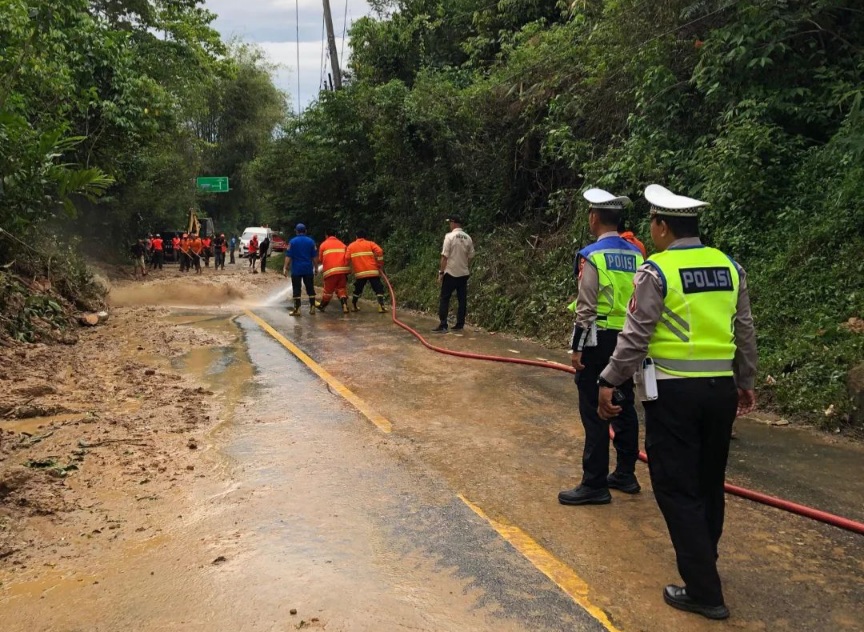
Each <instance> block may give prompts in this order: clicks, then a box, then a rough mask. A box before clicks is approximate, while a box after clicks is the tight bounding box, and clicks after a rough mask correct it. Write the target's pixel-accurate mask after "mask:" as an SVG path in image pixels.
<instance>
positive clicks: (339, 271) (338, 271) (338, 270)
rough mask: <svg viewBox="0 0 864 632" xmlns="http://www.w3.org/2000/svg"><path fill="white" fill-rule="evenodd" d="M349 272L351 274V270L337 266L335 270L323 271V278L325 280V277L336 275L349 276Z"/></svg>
mask: <svg viewBox="0 0 864 632" xmlns="http://www.w3.org/2000/svg"><path fill="white" fill-rule="evenodd" d="M350 272H351V268H349V267H348V266H344V267H343V266H339V267H336V268H330V269H329V270H325V271H324V278H325V279H326V278H327V277H330V276H335V275H337V274H350Z"/></svg>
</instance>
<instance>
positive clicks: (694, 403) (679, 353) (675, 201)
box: [558, 184, 756, 619]
mask: <svg viewBox="0 0 864 632" xmlns="http://www.w3.org/2000/svg"><path fill="white" fill-rule="evenodd" d="M584 197H585V199H586V200H587V201H588V205H589V212H588V223H589V227H590V231H591V233H592V234H593V236H594V237H596V241H595V242H594V243H593V244H591V245H589V246H587V247H585V248H583V249H581V250H580V251H579V252H578V254H577V255H576V260H575V268H574V273H575V275H576V276H577V278H578V279H579V293H578V297H577V299H576V302H575V312H576V318H575V324H574V328H573V336H572V338H571V350H572V365H573V367H574V369H575V370H576V371H577V374H576V386H577V388H578V392H579V413H580V416H581V418H582V425H583V426H584V429H585V445H584V451H583V457H582V480H581V482H580V484H579V485H578V486H576V487H575V488H574V489H569V490H565V491H562V492H560V493H559V494H558V500H559V502H561V503H562V504H565V505H597V504H606V503H609V502H611V500H612V496H611V495H610V492H609V490H610V489H614V490H618V491H620V492H623V493H626V494H637V493H639V491H640V489H641V487H640V485H639V482H638V480H637V479H636V475H635V464H636V459H637V457H638V453H639V447H638V445H639V426H638V419H637V415H636V408H635V398H636V397H637V396H638V397H639V399H640V400H641V401H642V402H643V405H644V409H645V446H646V452H647V454H648V470H649V475H650V478H651V485H652V488H653V490H654V496H655V498H656V499H657V504H658V506H659V508H660V511H661V513H662V514H663V517H664V519H665V521H666V525H667V527H668V530H669V535H670V537H671V540H672V544H673V547H674V549H675V554H676V557H677V562H678V571H679V573H680V575H681V578H682V579H683V580H684V586H677V585H671V584H670V585H668V586H666V588H665V589H664V591H663V598H664V600H665V601H666V603H667V604H669V605H670V606H672V607H674V608H678V609H680V610H685V611H689V612H694V613H697V614H700V615H702V616H705V617H707V618H710V619H725V618H727V617H728V616H729V610H728V608H727V607H726V605H725V600H724V597H723V590H722V585H721V582H720V576H719V575H718V573H717V558H718V544H719V541H720V536H721V533H722V532H723V520H724V506H725V495H724V481H725V475H726V462H727V459H728V456H729V442H730V438H731V434H732V423H733V422H734V420H735V418H736V416H737V415H743V414H747V413H748V412H750V411H752V410H753V408H754V407H755V403H756V399H755V392H754V385H755V378H756V337H755V331H754V326H753V317H752V314H751V312H750V299H749V294H748V291H747V280H746V275H745V273H744V270H743V268H742V267H741V266H740V265H738V264H737V263H736V262H735V261H733V260H732V259H731V258H730V257H728V256H727V255H726V254H724V253H723V252H721V251H719V250H716V249H714V248H710V247H707V246H705V245H703V244H702V242H701V241H700V238H699V214H700V211H701V209H703V208H704V207H705V206H706V205H707V203H706V202H702V201H700V200H696V199H693V198H689V197H686V196H682V195H676V194H674V193H672V192H671V191H669V190H668V189H666V188H664V187H662V186H660V185H657V184H652V185H650V186H648V187H647V188H646V189H645V199H646V200H647V201H648V203H649V204H650V207H651V225H650V226H651V238H652V240H653V242H654V245H655V246H656V250H657V252H656V253H655V254H653V255H652V256H651V257H650V258H647V260H646V257H645V252H644V248H642V247H641V244H640V243H638V241H637V240H635V238H632V236H629V235H628V236H624V235H621V234H619V232H618V227H619V226H620V225H621V220H622V214H623V211H624V209H625V207H626V206H627V205H628V204H629V203H630V200H629V199H628V198H627V197H625V196H616V195H613V194H611V193H609V192H607V191H603V190H601V189H589V190H588V191H586V192H585V193H584ZM625 237H627V238H625ZM610 423H611V426H612V429H613V430H614V439H613V445H614V448H615V452H616V455H617V462H616V465H615V468H614V470H613V471H612V472H611V473H610V472H609V440H610V439H609V426H610Z"/></svg>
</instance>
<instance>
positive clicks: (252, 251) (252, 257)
mask: <svg viewBox="0 0 864 632" xmlns="http://www.w3.org/2000/svg"><path fill="white" fill-rule="evenodd" d="M247 255H248V256H249V265H251V266H252V274H258V235H252V239H250V240H249V247H248V252H247Z"/></svg>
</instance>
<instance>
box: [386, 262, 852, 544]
mask: <svg viewBox="0 0 864 632" xmlns="http://www.w3.org/2000/svg"><path fill="white" fill-rule="evenodd" d="M382 276H383V277H384V281H385V282H386V283H387V287H388V288H390V301H391V304H392V318H393V322H394V323H395V324H396V325H398V326H399V327H401V328H402V329H404V330H405V331H407V332H408V333H410V334H411V335H412V336H414V337H415V338H417V340H419V341H420V344H422V345H423V346H424V347H426V348H427V349H429V350H431V351H435V352H437V353H443V354H446V355H450V356H455V357H457V358H467V359H469V360H485V361H488V362H505V363H508V364H524V365H527V366H535V367H540V368H543V369H553V370H555V371H562V372H564V373H570V374H575V373H576V371H575V369H573V367H569V366H567V365H564V364H557V363H554V362H543V361H541V360H524V359H522V358H508V357H505V356H494V355H484V354H480V353H468V352H465V351H454V350H452V349H445V348H444V347H437V346H435V345H433V344H431V343H429V342H428V341H427V340H426V339H425V338H424V337H423V336H422V335H420V333H419V332H418V331H417V330H416V329H413V328H411V327H410V326H408V325H406V324H405V323H403V322H402V321H401V320H399V318H398V316H397V314H396V294H395V292H394V291H393V285H392V284H391V283H390V279H388V278H387V275H382ZM609 434H610V435H612V434H613V432H612V429H611V428H610V429H609ZM639 460H640V461H642V462H644V463H647V462H648V456H647V455H646V454H645V453H644V452H642V451H640V452H639ZM724 488H725V490H726V493H727V494H732V495H733V496H738V497H740V498H746V499H748V500H752V501H755V502H757V503H762V504H763V505H768V506H770V507H776V508H777V509H782V510H783V511H788V512H790V513H793V514H797V515H799V516H804V517H805V518H810V519H812V520H817V521H819V522H824V523H825V524H830V525H832V526H834V527H839V528H841V529H846V530H847V531H852V532H854V533H859V534H861V535H864V523H861V522H857V521H855V520H851V519H849V518H844V517H842V516H837V515H834V514H832V513H828V512H826V511H820V510H819V509H814V508H812V507H807V506H806V505H799V504H798V503H793V502H791V501H788V500H784V499H783V498H777V497H776V496H769V495H768V494H763V493H761V492H755V491H752V490H750V489H746V488H744V487H739V486H737V485H732V484H730V483H725V484H724Z"/></svg>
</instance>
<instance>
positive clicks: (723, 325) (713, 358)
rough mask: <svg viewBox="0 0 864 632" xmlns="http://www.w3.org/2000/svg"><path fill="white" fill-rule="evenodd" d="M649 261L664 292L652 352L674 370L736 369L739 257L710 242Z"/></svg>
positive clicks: (696, 373) (708, 373)
mask: <svg viewBox="0 0 864 632" xmlns="http://www.w3.org/2000/svg"><path fill="white" fill-rule="evenodd" d="M648 263H649V264H650V265H652V266H653V267H654V268H655V269H656V270H657V271H658V272H659V273H660V276H661V278H662V281H663V293H664V299H663V300H664V305H663V313H662V314H661V315H660V322H659V323H658V324H657V327H656V328H655V329H654V334H653V335H652V337H651V342H650V344H649V345H648V355H649V356H650V357H651V358H652V359H653V360H654V363H655V364H656V365H657V367H658V368H660V369H662V370H663V371H664V372H666V373H669V374H671V375H677V376H680V377H717V376H730V375H732V361H733V359H734V358H735V331H734V324H735V313H736V311H737V306H738V284H739V281H740V277H739V274H738V268H737V266H736V265H735V263H734V262H733V261H732V260H731V259H729V257H727V256H726V255H725V254H723V253H722V252H721V251H719V250H717V249H715V248H708V247H706V246H698V247H695V248H670V249H669V250H666V251H664V252H661V253H657V254H655V255H653V256H652V257H651V258H650V259H649V260H648Z"/></svg>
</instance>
